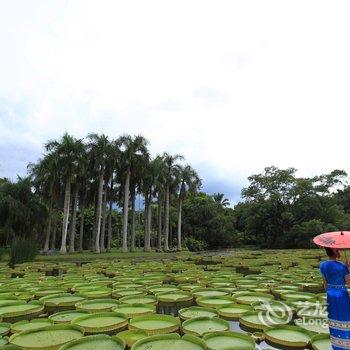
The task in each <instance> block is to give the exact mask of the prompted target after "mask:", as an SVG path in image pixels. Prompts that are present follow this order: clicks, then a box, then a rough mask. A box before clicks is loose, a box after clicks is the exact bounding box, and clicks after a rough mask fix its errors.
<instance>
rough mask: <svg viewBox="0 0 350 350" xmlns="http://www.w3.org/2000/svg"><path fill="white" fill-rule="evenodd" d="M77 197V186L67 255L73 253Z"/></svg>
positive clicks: (77, 187)
mask: <svg viewBox="0 0 350 350" xmlns="http://www.w3.org/2000/svg"><path fill="white" fill-rule="evenodd" d="M78 195H79V186H78V184H77V185H76V186H75V190H74V196H73V208H72V222H71V226H70V230H69V231H70V232H69V253H74V252H75V249H74V243H75V229H76V224H77V206H78Z"/></svg>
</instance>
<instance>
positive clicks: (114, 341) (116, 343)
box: [60, 334, 125, 350]
mask: <svg viewBox="0 0 350 350" xmlns="http://www.w3.org/2000/svg"><path fill="white" fill-rule="evenodd" d="M86 349H96V350H124V349H125V342H124V340H122V339H120V338H119V337H116V336H114V337H110V336H108V335H106V334H98V335H90V336H88V337H84V338H81V339H77V340H73V341H71V342H69V343H67V344H65V345H63V346H62V347H61V348H60V350H86Z"/></svg>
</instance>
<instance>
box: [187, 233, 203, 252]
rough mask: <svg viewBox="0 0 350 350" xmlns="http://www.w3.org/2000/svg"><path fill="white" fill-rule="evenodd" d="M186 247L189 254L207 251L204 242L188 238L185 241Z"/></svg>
mask: <svg viewBox="0 0 350 350" xmlns="http://www.w3.org/2000/svg"><path fill="white" fill-rule="evenodd" d="M186 247H187V249H188V250H189V251H190V252H201V251H203V250H205V249H207V244H206V243H205V242H204V241H201V240H199V239H196V238H194V237H191V236H190V237H188V238H187V239H186Z"/></svg>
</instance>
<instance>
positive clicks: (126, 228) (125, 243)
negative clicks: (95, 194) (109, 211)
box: [122, 167, 131, 253]
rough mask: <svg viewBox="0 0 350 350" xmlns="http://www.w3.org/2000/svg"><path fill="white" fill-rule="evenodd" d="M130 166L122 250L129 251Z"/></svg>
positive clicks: (125, 191) (127, 174) (126, 189)
mask: <svg viewBox="0 0 350 350" xmlns="http://www.w3.org/2000/svg"><path fill="white" fill-rule="evenodd" d="M130 176H131V173H130V167H129V168H128V170H127V172H126V181H125V186H124V209H123V246H122V251H123V252H124V253H126V252H127V251H128V216H129V190H130Z"/></svg>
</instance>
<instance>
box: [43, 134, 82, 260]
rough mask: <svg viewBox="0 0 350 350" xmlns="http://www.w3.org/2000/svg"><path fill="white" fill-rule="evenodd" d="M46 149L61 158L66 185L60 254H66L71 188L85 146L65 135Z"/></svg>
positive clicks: (60, 165)
mask: <svg viewBox="0 0 350 350" xmlns="http://www.w3.org/2000/svg"><path fill="white" fill-rule="evenodd" d="M45 148H46V150H47V151H48V152H51V153H56V154H57V157H59V167H60V169H61V175H62V180H63V182H64V183H65V191H64V207H63V223H62V237H61V249H60V253H61V254H66V253H67V232H68V220H69V208H70V197H71V186H72V182H73V180H74V177H75V175H76V173H77V170H78V166H79V162H78V160H79V158H80V156H81V154H82V153H83V152H84V144H83V141H82V140H78V139H76V138H75V137H73V136H71V135H69V134H67V133H65V134H64V135H63V136H62V138H61V139H60V140H58V141H57V140H51V141H49V142H47V144H46V145H45Z"/></svg>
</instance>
